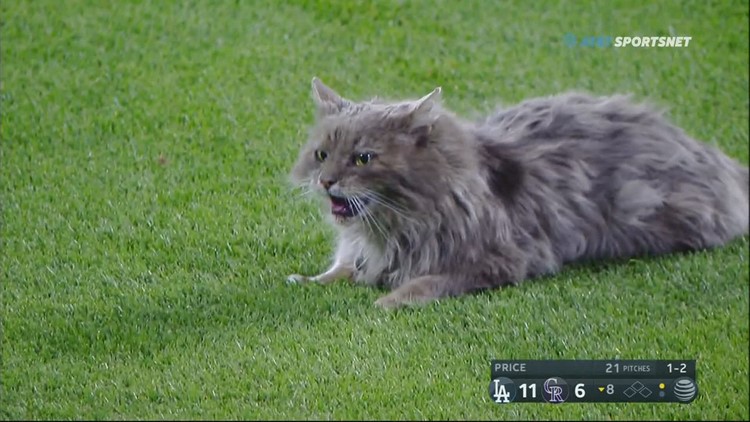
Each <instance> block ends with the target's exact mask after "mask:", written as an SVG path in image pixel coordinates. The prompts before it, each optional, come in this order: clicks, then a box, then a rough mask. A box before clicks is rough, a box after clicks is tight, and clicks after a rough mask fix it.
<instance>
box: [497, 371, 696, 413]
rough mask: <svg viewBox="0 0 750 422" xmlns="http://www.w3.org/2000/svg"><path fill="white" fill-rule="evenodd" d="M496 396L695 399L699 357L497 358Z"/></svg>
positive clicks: (502, 399) (508, 399)
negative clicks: (696, 359) (610, 358)
mask: <svg viewBox="0 0 750 422" xmlns="http://www.w3.org/2000/svg"><path fill="white" fill-rule="evenodd" d="M491 364H492V371H491V379H490V388H489V392H490V397H491V398H492V401H493V402H495V403H497V404H510V403H552V404H561V403H586V402H589V403H607V402H609V403H614V402H631V403H690V402H692V401H693V400H695V397H696V396H697V395H698V385H697V383H696V377H695V360H492V361H491Z"/></svg>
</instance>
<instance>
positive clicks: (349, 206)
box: [328, 195, 368, 218]
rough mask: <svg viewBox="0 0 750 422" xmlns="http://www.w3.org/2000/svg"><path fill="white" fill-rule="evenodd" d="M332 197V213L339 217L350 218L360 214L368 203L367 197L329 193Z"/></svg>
mask: <svg viewBox="0 0 750 422" xmlns="http://www.w3.org/2000/svg"><path fill="white" fill-rule="evenodd" d="M328 196H329V197H330V198H331V213H332V214H333V215H335V216H337V217H343V218H349V217H354V216H356V215H358V214H359V213H360V212H362V210H363V209H364V207H365V205H367V202H368V201H367V199H366V198H356V197H350V198H347V197H343V196H336V195H328Z"/></svg>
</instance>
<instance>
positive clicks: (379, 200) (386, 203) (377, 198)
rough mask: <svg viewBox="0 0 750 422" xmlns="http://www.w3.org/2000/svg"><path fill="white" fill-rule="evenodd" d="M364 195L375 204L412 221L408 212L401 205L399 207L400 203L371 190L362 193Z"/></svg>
mask: <svg viewBox="0 0 750 422" xmlns="http://www.w3.org/2000/svg"><path fill="white" fill-rule="evenodd" d="M364 196H365V197H366V198H367V199H368V200H370V201H372V202H374V203H376V204H379V205H382V206H383V207H385V208H386V209H388V210H390V211H392V212H393V213H394V214H396V215H398V216H399V217H401V218H402V219H404V220H408V221H414V219H413V218H412V217H410V216H409V215H408V214H406V210H405V209H404V208H403V207H401V206H400V205H398V204H396V203H395V202H393V201H392V200H390V199H388V198H385V197H383V196H382V195H380V194H377V193H375V192H372V191H368V192H367V193H365V194H364Z"/></svg>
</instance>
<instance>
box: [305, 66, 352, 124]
mask: <svg viewBox="0 0 750 422" xmlns="http://www.w3.org/2000/svg"><path fill="white" fill-rule="evenodd" d="M312 96H313V100H315V105H316V107H317V108H318V113H319V114H320V115H324V116H325V115H329V114H335V113H338V112H340V111H341V110H342V109H344V107H346V106H347V105H349V101H348V100H346V99H344V98H342V97H341V96H340V95H339V94H337V93H336V91H334V90H333V89H331V88H329V87H328V86H326V85H325V84H324V83H323V82H322V81H321V80H320V79H318V77H317V76H316V77H313V78H312Z"/></svg>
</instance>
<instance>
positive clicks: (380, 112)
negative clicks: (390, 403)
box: [290, 78, 750, 307]
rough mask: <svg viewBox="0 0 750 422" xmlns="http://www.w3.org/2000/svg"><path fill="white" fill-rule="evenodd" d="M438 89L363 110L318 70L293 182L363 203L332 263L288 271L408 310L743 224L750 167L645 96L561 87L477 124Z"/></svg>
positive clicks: (340, 223) (705, 239)
mask: <svg viewBox="0 0 750 422" xmlns="http://www.w3.org/2000/svg"><path fill="white" fill-rule="evenodd" d="M440 93H441V90H440V89H439V88H438V89H436V90H435V91H433V92H432V93H430V94H428V95H426V96H425V97H423V98H421V99H419V100H416V101H403V102H378V101H376V100H373V101H366V102H359V103H356V102H353V101H351V100H347V99H344V98H342V97H340V96H339V95H338V94H336V93H335V92H334V91H333V90H331V89H330V88H329V87H327V86H325V85H324V84H323V83H322V82H321V81H320V80H318V79H317V78H314V79H313V97H314V99H315V100H316V105H317V110H318V118H317V121H316V125H315V126H314V127H313V130H312V132H311V136H310V139H309V140H308V142H307V144H306V145H305V146H304V147H303V148H302V150H301V152H300V155H299V157H298V160H297V162H296V164H295V166H294V168H293V169H292V172H291V176H292V179H293V180H294V182H295V183H298V184H300V185H302V186H307V187H309V188H311V189H315V190H319V191H321V192H326V191H325V189H323V188H322V187H321V185H320V182H321V181H327V183H330V182H333V183H332V184H330V185H329V188H330V192H331V193H333V194H335V195H337V196H343V197H350V198H358V200H352V206H353V207H355V208H357V209H358V210H360V207H361V210H360V211H361V212H360V213H359V215H357V216H354V217H350V218H346V219H341V218H337V219H332V222H333V223H334V225H335V226H336V228H337V229H338V244H337V248H336V254H335V256H334V259H333V263H332V265H331V266H330V268H329V270H328V271H326V272H324V273H322V274H320V275H318V276H315V277H304V276H299V275H294V276H291V278H290V279H291V280H293V281H310V280H312V281H319V282H329V281H333V280H335V279H339V278H352V279H354V280H356V281H359V282H363V283H367V284H378V285H383V286H386V287H387V288H389V289H391V290H392V291H391V292H390V293H389V294H388V295H386V296H384V297H382V298H380V299H379V300H378V302H377V303H378V304H379V305H382V306H385V307H397V306H401V305H404V304H409V303H415V302H426V301H429V300H432V299H436V298H441V297H447V296H458V295H463V294H466V293H469V292H473V291H477V290H481V289H488V288H495V287H499V286H503V285H507V284H518V283H520V282H522V281H523V280H526V279H529V278H532V277H535V276H539V275H542V274H552V273H555V272H556V271H558V270H560V268H561V267H562V266H563V265H564V264H566V263H570V262H574V261H580V260H597V259H611V258H625V257H633V256H643V255H658V254H664V253H669V252H674V251H688V250H699V249H704V248H711V247H716V246H719V245H722V244H725V243H726V242H728V241H730V240H731V239H733V238H735V237H737V236H740V235H743V234H746V233H747V232H748V220H749V219H750V217H749V215H748V212H749V211H748V186H749V185H750V181H749V179H748V169H747V168H745V167H743V166H741V165H740V164H739V163H738V162H736V161H735V160H733V159H731V158H729V157H728V156H726V155H725V154H724V153H722V152H721V151H719V150H718V149H717V148H715V147H712V146H710V145H708V144H706V143H702V142H698V141H696V140H694V139H692V138H691V137H690V136H688V135H687V134H686V133H685V132H684V131H682V130H681V129H679V128H677V127H675V126H674V125H673V124H671V123H670V122H669V121H668V120H667V119H666V118H665V117H664V116H663V114H662V113H661V112H659V111H658V110H656V109H654V108H653V107H651V106H649V105H646V104H638V103H635V102H632V101H631V99H630V98H629V97H627V96H611V97H597V96H593V95H588V94H583V93H566V94H562V95H557V96H551V97H546V98H535V99H531V100H527V101H524V102H522V103H520V104H518V105H516V106H514V107H510V108H507V109H504V110H501V111H498V112H496V113H494V114H492V115H491V116H489V117H487V118H486V119H485V120H483V121H481V122H474V121H467V120H464V119H461V118H459V117H458V116H456V115H454V114H453V113H451V112H450V111H448V110H446V109H444V108H443V107H441V105H440V101H439V97H440ZM317 150H319V151H325V153H326V155H327V157H326V158H325V160H323V161H321V160H319V159H316V157H318V158H320V157H319V156H317V155H316V154H317V153H316V152H315V151H317ZM363 152H371V153H372V154H371V157H373V158H372V159H371V160H370V161H369V162H368V163H366V164H364V165H359V166H358V165H355V163H354V161H353V159H352V154H354V153H363ZM360 164H361V163H360ZM326 197H327V196H326ZM366 200H367V201H369V203H368V204H367V205H364V203H365V202H366Z"/></svg>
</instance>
